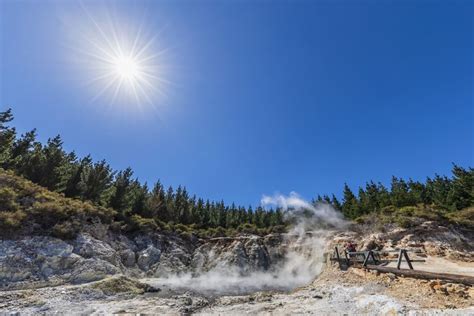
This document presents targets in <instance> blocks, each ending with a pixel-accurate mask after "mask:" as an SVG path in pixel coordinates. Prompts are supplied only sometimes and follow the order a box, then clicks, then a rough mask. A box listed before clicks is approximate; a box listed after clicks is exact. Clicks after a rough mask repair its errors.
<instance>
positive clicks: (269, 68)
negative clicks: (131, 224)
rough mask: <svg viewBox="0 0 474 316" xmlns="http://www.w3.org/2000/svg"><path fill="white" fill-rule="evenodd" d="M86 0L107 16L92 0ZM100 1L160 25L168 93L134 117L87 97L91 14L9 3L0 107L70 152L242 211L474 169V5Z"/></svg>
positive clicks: (67, 5)
mask: <svg viewBox="0 0 474 316" xmlns="http://www.w3.org/2000/svg"><path fill="white" fill-rule="evenodd" d="M84 6H85V7H86V8H88V10H89V11H91V12H96V13H97V19H98V20H99V22H100V19H101V18H100V14H101V13H100V12H102V11H100V10H99V3H98V2H87V1H86V2H85V5H84ZM100 7H103V6H102V5H101V6H100ZM106 7H111V8H113V9H111V10H112V11H113V12H114V15H115V16H120V17H121V18H120V19H122V20H121V21H126V22H127V24H126V25H133V24H134V23H136V24H139V23H140V22H141V19H140V18H139V16H140V12H145V13H146V16H147V18H146V19H145V20H143V21H146V23H145V28H146V30H147V31H148V32H150V33H154V32H160V33H159V37H158V38H159V46H160V47H164V48H168V49H169V50H168V51H167V63H169V67H168V71H167V76H169V78H167V79H169V80H170V81H172V84H170V85H169V86H167V87H166V90H167V95H168V96H167V97H166V98H162V99H159V100H156V102H157V111H156V112H151V111H150V113H141V114H140V115H139V114H136V115H135V114H134V113H133V111H132V110H130V109H128V111H124V109H123V107H122V106H118V105H117V106H116V107H115V108H114V105H113V104H107V105H106V104H103V103H105V102H103V101H97V100H96V101H93V102H91V96H90V91H89V90H88V89H86V88H85V87H84V84H83V81H84V80H85V78H84V77H85V75H84V73H83V72H82V71H81V69H80V67H78V66H77V65H74V64H73V62H72V61H71V60H72V58H69V57H70V55H71V54H73V53H74V52H73V48H71V47H74V36H75V35H74V34H76V32H77V29H79V28H81V27H82V26H81V25H80V24H81V23H83V24H84V25H83V26H84V27H85V28H87V27H88V26H87V24H90V23H91V22H90V20H88V19H86V18H84V17H83V16H81V15H80V14H81V9H80V7H79V6H78V3H77V2H74V1H73V0H71V1H56V2H47V1H19V2H18V1H11V0H10V1H9V0H7V1H5V0H4V1H1V2H0V10H1V11H0V12H1V15H0V18H1V25H0V26H1V30H0V31H1V38H0V41H1V51H0V52H1V56H0V57H1V59H0V76H1V77H0V79H1V83H0V84H1V85H0V107H1V108H2V109H5V108H6V107H12V108H13V110H14V114H15V115H16V120H15V126H16V127H17V128H18V130H19V131H20V132H25V131H27V130H30V129H31V128H33V127H36V128H37V129H38V133H39V137H40V139H41V140H46V139H47V138H48V137H50V136H54V135H56V134H61V135H62V136H63V138H64V141H65V146H66V148H67V149H68V150H76V152H77V153H78V154H80V155H85V154H88V153H90V154H92V156H93V157H94V158H95V159H102V158H105V159H106V160H107V161H108V162H110V164H111V165H112V166H113V167H114V168H115V169H121V168H125V167H127V166H131V167H132V168H133V169H134V170H135V174H136V176H138V177H139V178H140V179H141V180H144V181H148V182H149V183H152V182H154V181H155V179H157V178H160V179H161V181H162V182H163V183H164V184H165V185H173V186H176V185H178V184H184V185H186V186H187V188H188V190H189V191H190V192H192V193H196V194H198V195H200V196H202V197H204V198H211V199H221V198H223V199H224V200H225V201H227V202H232V201H235V202H236V203H238V204H253V205H256V204H258V203H259V200H260V198H261V196H262V194H273V193H275V192H281V193H284V194H287V193H289V192H290V191H296V192H298V193H300V194H302V195H303V196H304V197H306V198H308V199H310V198H312V197H314V196H315V195H316V194H317V193H321V194H324V193H332V192H337V193H340V191H341V189H342V186H343V183H344V182H347V183H348V184H349V185H350V186H351V187H353V188H354V189H356V188H357V187H358V186H359V185H362V184H364V183H365V182H366V181H368V180H371V179H373V180H375V181H381V182H383V183H389V181H390V177H391V175H392V174H394V175H397V176H402V177H406V178H408V177H412V178H414V179H424V178H425V177H426V176H432V175H433V174H434V173H441V174H449V172H450V169H451V163H452V162H456V163H458V164H461V165H463V166H469V165H470V166H472V165H473V148H474V140H473V137H474V128H473V122H474V117H473V87H474V80H473V79H474V78H473V71H474V70H473V69H474V61H473V58H474V57H473V56H474V50H473V35H474V31H473V16H474V6H473V2H471V1H399V2H397V3H394V2H392V1H363V2H358V1H296V2H291V3H290V2H286V1H275V2H267V1H138V2H136V3H134V4H132V2H125V1H122V2H120V3H117V2H115V3H111V2H109V3H106ZM96 9H97V10H96ZM137 12H138V13H137ZM75 16H76V17H75ZM124 24H125V23H124ZM83 49H85V50H87V47H83ZM131 109H133V107H132V106H131Z"/></svg>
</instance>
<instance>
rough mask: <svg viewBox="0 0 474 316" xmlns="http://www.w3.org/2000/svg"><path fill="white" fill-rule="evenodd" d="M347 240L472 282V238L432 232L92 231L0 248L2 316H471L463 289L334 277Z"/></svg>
mask: <svg viewBox="0 0 474 316" xmlns="http://www.w3.org/2000/svg"><path fill="white" fill-rule="evenodd" d="M348 240H352V241H356V242H357V243H358V244H359V248H361V249H385V250H389V249H395V248H401V247H403V248H407V249H411V250H414V251H415V250H416V251H418V252H420V253H419V254H418V256H419V258H425V259H426V260H427V262H429V263H430V265H429V266H430V267H431V268H434V269H438V271H443V272H450V273H459V274H474V263H473V262H474V252H473V248H472V247H474V243H473V241H474V238H473V236H472V234H470V233H469V232H467V233H466V232H462V231H459V230H457V229H454V228H448V227H442V226H441V227H440V226H439V225H437V224H435V223H432V222H426V223H424V224H423V225H420V226H419V227H417V228H413V229H400V228H391V229H387V231H385V232H381V233H376V234H370V233H365V232H363V231H361V230H357V229H356V230H354V231H347V232H343V233H335V232H327V231H320V232H317V233H315V232H313V233H309V234H305V235H303V236H302V235H296V236H295V235H271V236H266V237H257V236H241V237H237V238H215V239H208V240H198V239H195V238H188V239H186V238H182V237H179V236H176V235H160V234H153V235H149V234H148V235H146V234H142V235H132V236H124V235H117V234H113V233H111V232H110V231H107V230H101V229H100V227H96V228H95V229H91V230H88V231H84V232H82V233H81V234H79V235H78V236H77V237H76V238H75V239H73V240H66V241H65V240H60V239H56V238H52V237H46V236H35V237H25V238H20V239H15V240H1V241H0V285H1V287H2V288H1V290H0V314H15V313H18V312H19V313H21V314H26V315H29V314H31V315H33V314H35V315H37V314H48V315H49V314H67V315H70V314H82V315H84V314H114V313H115V314H138V313H145V314H169V315H178V314H191V313H196V314H203V315H213V314H215V315H233V314H235V315H237V314H242V313H246V314H275V315H295V314H317V315H320V314H334V315H360V314H368V315H372V314H373V315H380V314H382V315H384V314H388V315H391V314H410V315H418V314H420V315H425V314H429V315H431V314H434V315H437V314H443V315H444V314H447V315H449V314H452V315H474V290H473V288H472V287H469V286H465V285H460V284H450V283H446V282H443V281H436V280H435V281H423V280H416V279H409V278H401V277H396V276H395V275H392V274H376V273H370V272H367V271H364V270H361V269H355V268H350V269H349V270H347V271H341V270H340V269H339V268H338V267H337V265H336V264H332V263H331V262H330V261H329V260H328V256H327V254H328V253H329V251H330V249H332V248H333V247H334V246H335V245H342V244H344V243H345V242H347V241H348ZM417 264H418V263H417ZM422 265H423V263H419V266H415V268H420V269H421V268H422V267H423V266H422ZM425 267H426V266H425ZM448 268H449V269H448ZM446 269H448V270H449V271H447V270H446Z"/></svg>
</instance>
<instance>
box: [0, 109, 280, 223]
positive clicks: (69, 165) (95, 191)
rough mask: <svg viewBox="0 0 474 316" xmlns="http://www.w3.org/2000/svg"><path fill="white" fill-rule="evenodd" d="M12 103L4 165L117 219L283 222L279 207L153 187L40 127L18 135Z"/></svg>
mask: <svg viewBox="0 0 474 316" xmlns="http://www.w3.org/2000/svg"><path fill="white" fill-rule="evenodd" d="M12 120H13V114H12V111H11V109H9V110H7V111H4V112H0V167H1V168H3V169H5V170H12V171H14V172H15V173H16V174H18V175H21V176H23V177H25V178H26V179H28V180H30V181H32V182H34V183H36V184H39V185H41V186H43V187H45V188H47V189H49V190H51V191H55V192H58V193H62V194H64V196H66V197H69V198H76V199H81V200H84V201H91V202H93V203H95V204H97V205H101V206H105V207H110V208H112V209H114V210H116V211H117V212H118V215H117V217H118V218H117V220H125V219H127V218H130V217H131V216H134V215H139V216H140V217H143V218H152V219H156V220H157V221H160V222H164V223H172V224H183V225H194V227H196V228H204V229H206V228H217V227H222V228H234V229H238V228H239V227H240V228H242V225H245V224H247V225H248V224H250V225H252V226H253V227H255V228H269V227H276V226H282V225H284V218H283V213H282V211H281V210H280V209H277V210H273V209H270V210H266V209H263V208H262V207H257V208H255V209H253V208H252V207H251V206H249V207H242V206H236V205H235V204H231V205H226V204H225V203H224V202H223V201H220V202H214V201H209V200H204V199H202V198H198V197H196V196H195V195H192V196H191V195H190V194H189V193H188V191H187V190H186V188H185V187H182V186H178V188H176V189H174V188H173V187H171V186H170V187H168V188H165V187H164V186H163V184H161V182H160V181H157V182H156V183H155V184H154V185H153V187H152V188H151V189H150V188H149V187H148V185H147V184H146V183H144V184H142V183H140V181H139V180H138V179H137V178H135V177H134V175H133V171H132V169H131V168H127V169H125V170H121V171H115V170H113V169H112V168H111V166H110V165H109V164H108V163H107V162H106V161H105V160H101V161H93V160H92V158H91V157H90V156H86V157H83V158H79V157H77V155H76V154H75V153H74V152H66V151H65V150H64V149H63V141H62V139H61V137H60V136H59V135H58V136H56V137H54V138H50V139H48V141H47V142H46V144H42V143H41V142H39V141H37V140H36V137H37V134H36V130H35V129H34V130H32V131H30V132H27V133H25V134H23V135H20V136H19V135H17V132H16V130H15V128H14V127H11V126H9V123H10V122H11V121H12Z"/></svg>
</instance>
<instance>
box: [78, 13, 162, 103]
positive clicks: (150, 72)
mask: <svg viewBox="0 0 474 316" xmlns="http://www.w3.org/2000/svg"><path fill="white" fill-rule="evenodd" d="M81 7H82V9H83V12H84V13H85V14H84V16H85V17H86V19H87V21H89V22H90V23H89V24H88V27H87V24H86V31H87V32H82V33H81V34H80V35H79V38H81V39H82V43H83V45H82V47H81V48H80V49H78V53H79V54H81V56H82V57H84V58H85V60H84V61H85V62H83V63H81V66H83V67H84V68H85V70H87V71H88V72H89V78H88V80H86V85H88V86H90V87H92V88H94V87H95V88H96V90H97V91H95V96H94V97H93V98H92V102H96V101H97V100H98V99H99V98H101V99H102V98H108V99H109V101H110V103H111V104H113V105H115V106H118V105H120V106H121V107H123V106H127V107H128V108H130V109H131V108H132V106H133V105H134V106H135V107H137V108H138V107H139V108H141V109H144V108H145V107H147V105H149V106H151V107H155V106H156V103H157V98H158V97H160V98H162V97H163V96H164V95H165V94H164V92H163V91H164V90H165V86H166V85H168V84H169V80H167V79H165V75H166V73H165V67H164V65H165V64H164V62H163V60H164V59H165V58H166V56H165V55H166V54H167V53H168V49H163V47H158V46H159V45H158V39H159V37H158V35H159V33H160V32H161V31H162V28H161V30H158V32H157V33H154V34H151V33H150V31H149V30H147V27H146V19H145V15H146V14H144V13H143V14H142V15H141V19H138V23H133V21H132V20H129V19H127V18H126V19H124V18H123V17H122V18H120V19H119V18H118V17H116V16H114V15H113V13H114V12H112V11H110V10H106V12H105V13H104V14H102V15H100V13H98V12H95V11H91V10H88V9H87V8H86V7H85V5H84V4H82V5H81ZM136 22H137V21H136Z"/></svg>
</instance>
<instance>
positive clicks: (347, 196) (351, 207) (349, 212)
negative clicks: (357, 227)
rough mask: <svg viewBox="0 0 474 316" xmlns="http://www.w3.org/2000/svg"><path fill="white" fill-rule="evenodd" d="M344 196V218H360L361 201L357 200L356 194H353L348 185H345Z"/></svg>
mask: <svg viewBox="0 0 474 316" xmlns="http://www.w3.org/2000/svg"><path fill="white" fill-rule="evenodd" d="M343 196H344V197H343V200H342V213H343V214H344V216H345V217H347V218H356V217H358V216H360V215H361V213H360V211H359V201H358V200H357V198H356V196H355V195H354V193H352V191H351V189H350V188H349V186H348V185H347V183H345V184H344V191H343Z"/></svg>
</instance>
